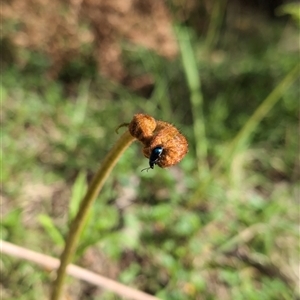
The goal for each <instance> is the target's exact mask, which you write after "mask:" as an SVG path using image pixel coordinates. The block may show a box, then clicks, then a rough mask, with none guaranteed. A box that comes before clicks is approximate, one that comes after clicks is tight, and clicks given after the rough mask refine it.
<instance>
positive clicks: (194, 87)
mask: <svg viewBox="0 0 300 300" xmlns="http://www.w3.org/2000/svg"><path fill="white" fill-rule="evenodd" d="M177 35H178V42H179V46H180V52H181V57H182V65H183V69H184V72H185V77H186V81H187V84H188V87H189V90H190V94H191V95H190V102H191V108H192V115H193V124H194V126H193V129H194V137H195V141H196V156H197V167H198V172H199V175H200V178H203V177H205V175H206V174H207V173H208V164H207V139H206V133H205V120H204V115H203V95H202V91H201V78H200V75H199V68H198V65H197V61H196V58H195V54H194V51H193V48H192V43H191V38H190V34H189V32H188V30H187V29H186V28H178V29H177Z"/></svg>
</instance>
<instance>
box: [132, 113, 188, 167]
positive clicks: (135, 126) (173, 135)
mask: <svg viewBox="0 0 300 300" xmlns="http://www.w3.org/2000/svg"><path fill="white" fill-rule="evenodd" d="M128 129H129V132H130V133H131V135H132V136H134V137H135V138H137V139H138V140H139V141H140V142H141V143H143V145H144V148H143V153H144V155H145V157H147V158H150V156H151V153H152V151H153V149H155V148H156V147H162V148H163V152H162V154H161V155H160V156H159V158H158V159H157V161H155V164H157V165H158V166H159V167H161V168H167V167H170V166H173V165H176V164H177V163H179V162H180V161H181V160H182V159H183V157H184V156H185V155H186V153H187V152H188V142H187V140H186V138H185V137H184V136H183V135H182V134H181V133H180V132H179V131H178V129H177V128H176V127H174V126H173V125H171V124H169V123H167V122H164V121H156V120H155V119H154V118H153V117H151V116H149V115H146V114H136V115H134V117H133V119H132V121H131V122H130V123H129V126H128Z"/></svg>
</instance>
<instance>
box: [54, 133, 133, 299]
mask: <svg viewBox="0 0 300 300" xmlns="http://www.w3.org/2000/svg"><path fill="white" fill-rule="evenodd" d="M134 140H135V138H134V137H133V136H131V134H130V133H129V131H128V130H126V132H125V133H123V134H122V136H121V137H120V138H119V140H118V141H117V142H116V143H115V145H114V146H113V148H112V149H111V150H110V151H109V153H108V154H107V155H106V157H105V158H104V160H103V162H102V164H101V166H100V168H99V170H98V171H97V173H96V175H95V176H94V178H93V180H92V182H91V185H90V186H89V189H88V191H87V193H86V195H85V197H84V198H83V200H82V202H81V204H80V207H79V210H78V213H77V215H76V216H75V218H74V219H73V220H72V222H71V225H70V230H69V233H68V236H67V239H66V244H65V248H64V250H63V253H62V255H61V258H60V266H59V268H58V270H57V277H56V280H55V281H54V284H53V289H52V294H51V298H50V299H51V300H59V299H60V297H61V294H62V289H63V284H64V280H65V277H66V274H65V273H66V268H67V266H68V264H69V263H70V261H71V259H72V257H73V255H74V253H75V250H76V246H77V242H78V240H79V237H80V234H81V232H82V229H83V227H84V224H85V223H86V219H87V216H88V212H89V210H90V208H91V205H92V204H93V202H94V200H95V199H96V198H97V196H98V194H99V192H100V190H101V188H102V186H103V185H104V183H105V181H106V179H107V177H108V176H109V174H110V172H111V170H112V169H113V167H114V166H115V164H116V163H117V161H118V159H119V158H120V156H121V155H122V154H123V152H124V151H125V150H126V149H127V148H128V146H129V145H130V144H131V143H132V142H133V141H134Z"/></svg>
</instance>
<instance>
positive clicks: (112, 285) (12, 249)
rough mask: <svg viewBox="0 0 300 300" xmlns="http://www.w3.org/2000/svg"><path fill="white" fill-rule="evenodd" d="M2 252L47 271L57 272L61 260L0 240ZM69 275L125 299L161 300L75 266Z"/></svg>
mask: <svg viewBox="0 0 300 300" xmlns="http://www.w3.org/2000/svg"><path fill="white" fill-rule="evenodd" d="M0 252H1V253H4V254H7V255H10V256H14V257H17V258H21V259H25V260H28V261H30V262H34V263H36V264H38V265H40V266H42V267H44V268H45V269H49V270H56V269H57V268H58V266H59V260H58V259H57V258H53V257H51V256H48V255H45V254H41V253H38V252H35V251H31V250H28V249H26V248H23V247H20V246H16V245H14V244H11V243H9V242H6V241H2V240H0ZM67 274H69V275H71V276H73V277H75V278H78V279H81V280H84V281H87V282H89V283H92V284H94V285H96V286H99V287H101V288H103V289H106V290H109V291H111V292H114V293H115V294H117V295H119V296H121V297H124V298H128V299H134V300H159V299H158V298H156V297H154V296H151V295H148V294H146V293H144V292H141V291H138V290H135V289H133V288H130V287H127V286H125V285H123V284H121V283H118V282H116V281H114V280H111V279H109V278H106V277H103V276H101V275H98V274H96V273H93V272H91V271H88V270H86V269H83V268H80V267H78V266H76V265H73V264H70V265H68V267H67Z"/></svg>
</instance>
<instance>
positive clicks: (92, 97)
mask: <svg viewBox="0 0 300 300" xmlns="http://www.w3.org/2000/svg"><path fill="white" fill-rule="evenodd" d="M252 22H259V24H260V27H261V30H260V31H255V32H254V33H253V34H251V35H247V34H244V33H242V32H236V31H237V30H236V29H233V28H228V29H226V30H225V32H223V33H222V34H220V37H219V38H218V43H217V44H214V43H212V41H213V40H214V39H212V40H211V41H209V43H205V37H199V36H198V35H196V33H195V31H193V29H192V28H189V29H188V31H186V32H185V33H183V34H181V35H179V38H180V39H181V42H182V40H184V42H187V41H188V42H189V43H190V44H189V47H190V48H189V50H188V51H190V52H188V54H187V53H181V54H182V59H181V58H180V57H178V58H177V59H176V60H173V61H167V60H165V59H163V58H161V57H159V56H157V55H156V54H155V53H152V52H151V51H149V50H145V49H142V48H139V47H136V46H132V45H131V46H130V45H127V44H126V43H124V45H123V52H124V53H123V58H124V61H125V64H126V67H127V68H128V69H129V70H130V72H131V74H151V76H153V78H154V82H155V84H154V86H153V90H152V93H150V95H147V97H146V96H142V95H139V94H138V93H136V92H134V91H132V90H130V89H128V88H126V86H122V85H121V84H118V83H116V82H112V81H110V80H108V79H105V78H104V77H102V76H101V75H99V74H96V72H95V69H94V68H93V65H92V64H88V65H85V64H83V63H82V62H80V61H79V62H76V61H74V64H72V65H70V66H68V68H66V69H65V74H75V75H76V74H77V75H78V74H80V81H78V82H77V81H76V82H72V83H69V82H65V81H64V76H61V78H60V80H57V81H56V82H53V81H49V80H48V79H46V78H45V77H44V76H43V70H44V68H45V65H46V64H47V60H46V59H45V58H44V57H42V56H40V55H38V54H36V53H28V55H30V56H31V57H32V58H31V60H30V64H29V65H28V66H26V68H24V69H23V70H19V69H17V68H16V67H14V66H12V65H9V66H5V70H4V72H3V75H2V80H1V81H2V82H1V98H2V132H1V140H2V148H3V154H4V155H3V156H2V176H1V177H2V182H3V190H2V195H3V199H4V200H3V207H4V209H3V212H4V214H3V218H2V224H1V230H2V237H3V238H4V239H5V240H8V241H11V242H14V243H16V244H19V245H22V246H24V247H28V248H31V249H36V250H38V251H40V252H44V253H47V254H49V255H54V256H58V255H59V254H60V252H61V250H62V246H63V239H64V237H65V235H66V232H67V230H68V227H67V225H68V224H69V221H70V219H71V218H73V217H74V214H75V212H76V211H77V209H78V203H79V201H80V199H81V196H82V195H83V194H84V191H85V190H86V180H90V178H91V175H92V174H93V173H94V172H95V171H96V168H97V166H98V165H99V163H100V161H101V159H102V157H103V156H104V155H105V153H107V151H108V150H109V148H110V147H111V146H112V144H113V143H114V141H115V140H116V139H117V134H116V133H115V128H116V127H117V126H118V125H119V124H121V123H124V122H129V121H130V119H131V118H132V116H133V114H135V113H137V112H145V113H148V114H151V115H153V116H154V117H155V118H157V119H163V120H165V121H170V122H172V123H173V124H176V126H178V127H179V128H180V129H181V131H182V132H183V133H184V134H185V135H186V136H187V138H188V141H189V149H190V151H189V153H188V155H187V156H186V158H184V160H183V161H182V162H181V163H180V165H179V166H176V167H174V168H172V169H168V170H162V169H159V168H158V167H156V168H155V169H154V170H153V171H152V170H151V172H150V171H149V172H143V173H141V172H140V170H141V169H142V168H144V167H146V166H147V164H148V162H147V160H146V159H145V158H144V157H143V156H142V153H141V147H140V145H139V144H138V143H135V144H134V145H132V147H131V148H130V149H129V150H128V151H127V152H126V153H125V154H124V156H123V157H122V159H121V161H120V162H119V164H118V165H117V166H116V168H115V170H114V171H113V174H112V176H111V177H110V179H109V180H108V182H107V183H106V185H105V187H104V189H103V192H102V193H101V195H100V196H99V199H98V200H97V201H96V203H95V205H94V207H93V210H92V212H91V215H90V218H89V221H88V223H87V224H86V229H85V231H84V233H83V235H82V238H81V242H80V246H79V249H78V252H77V258H78V259H79V258H81V259H82V258H84V255H85V253H86V250H87V249H88V248H89V247H91V246H93V247H94V248H95V249H97V251H99V252H101V253H103V255H104V256H105V258H106V259H107V260H109V261H110V263H111V264H112V265H113V266H117V269H118V279H119V280H120V281H122V282H124V283H125V284H128V285H130V286H133V287H136V288H139V289H141V290H144V291H147V292H149V293H152V294H155V295H157V296H158V297H161V298H162V299H174V300H177V299H178V300H181V299H182V300H183V299H220V298H222V299H258V298H259V299H270V300H273V299H278V300H279V299H280V300H281V299H293V297H294V298H295V299H296V298H297V297H298V298H299V295H297V294H296V288H297V283H298V279H297V270H298V269H297V268H298V267H297V264H298V258H299V243H298V240H299V231H298V223H299V214H298V202H297V201H298V200H297V199H296V197H297V196H299V160H298V159H297V156H298V154H299V153H298V151H299V131H298V130H299V129H298V117H299V115H298V109H299V101H298V100H299V78H298V79H297V80H298V81H297V82H296V83H294V84H292V85H290V86H289V87H288V89H286V90H285V91H284V94H283V95H282V97H281V98H280V101H279V102H278V103H277V104H276V105H275V106H274V107H272V109H271V111H270V113H268V114H267V115H266V117H265V118H263V119H262V120H261V122H259V125H258V127H257V128H256V130H255V132H251V135H252V139H250V140H249V141H247V143H246V144H244V145H243V147H242V148H240V149H239V151H236V152H235V153H234V155H232V156H231V157H229V158H228V159H227V157H225V161H226V163H227V165H226V166H227V167H225V166H223V167H221V168H220V169H219V170H218V171H217V172H215V173H213V174H212V173H211V172H212V169H213V166H215V165H216V163H217V162H218V161H220V159H224V157H223V156H224V153H226V151H227V149H228V145H230V142H231V141H232V140H233V139H234V138H235V137H236V135H237V133H238V132H239V130H240V129H241V128H242V127H243V126H244V124H245V123H246V122H247V120H249V118H250V117H251V116H252V115H253V113H254V112H255V110H256V109H257V107H258V106H259V105H260V104H261V103H262V102H263V101H264V99H266V97H267V96H268V95H269V94H270V93H271V92H272V91H273V90H274V89H275V88H276V87H277V86H278V84H279V83H280V81H281V80H282V79H283V78H284V77H285V76H286V75H287V74H288V73H289V72H290V70H291V69H292V68H293V67H294V66H295V65H296V64H297V63H298V61H299V52H298V51H299V49H296V50H295V48H294V47H292V46H293V45H292V46H291V45H290V44H289V43H291V42H290V38H289V35H292V36H294V37H297V36H298V35H297V30H296V29H295V28H294V27H293V25H292V24H290V23H284V22H277V21H276V20H275V21H274V20H268V21H265V20H260V19H259V18H258V19H257V20H253V21H252ZM230 25H232V24H230ZM229 27H230V26H229ZM232 27H234V26H233V25H232ZM177 29H178V28H177ZM179 29H180V30H183V29H184V27H182V26H179ZM216 30H218V32H219V30H221V29H220V28H219V29H218V27H217V28H216ZM175 31H176V30H175ZM208 46H209V47H208ZM183 49H184V47H182V49H181V50H182V51H184V50H183ZM185 49H186V48H185ZM186 54H187V56H186V59H191V61H190V63H185V59H184V55H186ZM191 55H193V57H192V56H191ZM68 78H70V77H68ZM74 78H78V77H77V76H74ZM193 80H194V83H195V82H196V84H195V85H194V86H193V83H191V82H193ZM71 81H72V80H71ZM193 93H196V94H194V95H196V96H195V97H196V98H197V97H198V98H197V99H198V100H197V99H196V102H193V100H191V101H190V97H193ZM194 100H195V99H194ZM199 128H200V129H199ZM201 128H202V129H205V130H203V131H201V132H199V130H202V129H201ZM120 130H122V129H120ZM203 144H205V149H204V150H203V148H202V150H201V147H203ZM199 148H200V151H199ZM228 160H229V161H228ZM203 168H205V172H203ZM208 177H212V180H210V181H209V182H208V184H207V185H206V186H205V187H203V189H201V190H200V192H199V186H201V185H202V183H203V181H205V180H206V179H207V178H208ZM70 190H72V192H70ZM196 191H198V192H197V193H196ZM195 195H196V198H195ZM69 199H70V200H69ZM67 207H69V208H67ZM2 263H3V265H4V268H2V271H1V272H2V274H1V275H2V280H3V281H2V285H3V288H4V290H3V296H4V298H3V299H24V300H25V299H41V295H46V293H47V285H48V284H49V282H50V278H49V276H48V275H49V274H47V273H46V272H45V271H42V270H38V269H37V268H36V267H35V266H32V265H31V264H29V263H25V262H16V261H15V259H13V258H8V257H6V256H4V257H3V258H2ZM13 270H18V272H15V271H14V272H13ZM104 275H106V274H104ZM72 284H73V285H74V283H72V282H70V285H71V286H72ZM83 291H84V288H83ZM80 295H82V298H81V299H118V298H117V297H115V296H112V295H111V294H110V293H104V294H102V295H100V296H99V295H98V296H97V295H94V296H93V298H90V297H89V296H84V292H82V294H80ZM298 298H297V299H298Z"/></svg>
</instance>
